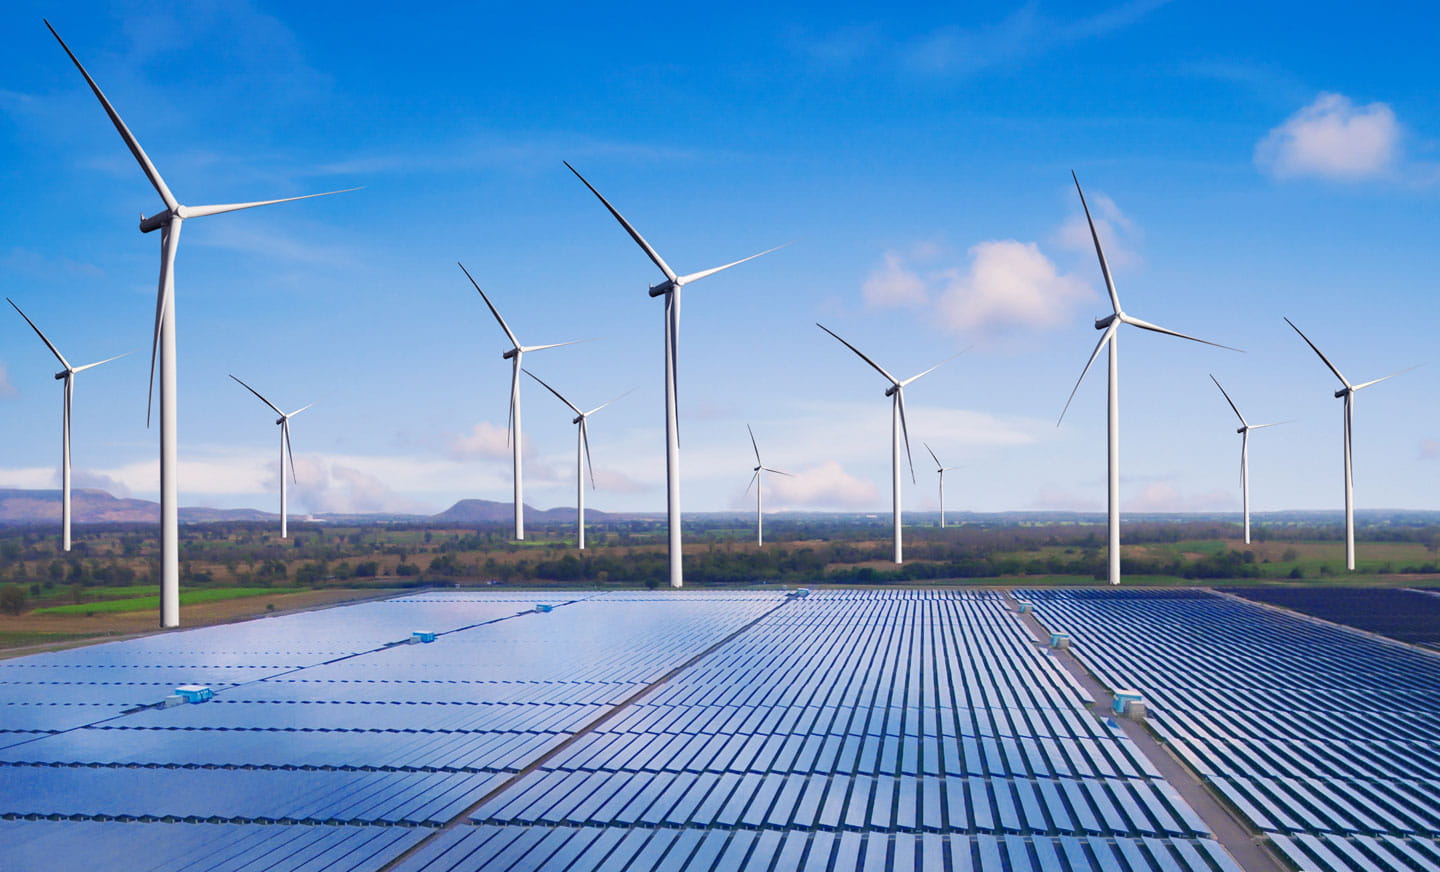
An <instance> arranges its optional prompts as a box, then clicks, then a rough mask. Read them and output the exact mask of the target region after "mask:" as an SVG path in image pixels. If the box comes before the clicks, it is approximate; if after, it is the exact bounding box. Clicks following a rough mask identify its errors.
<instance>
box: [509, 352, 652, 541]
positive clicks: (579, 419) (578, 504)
mask: <svg viewBox="0 0 1440 872" xmlns="http://www.w3.org/2000/svg"><path fill="white" fill-rule="evenodd" d="M525 374H526V375H528V376H530V377H531V378H533V379H535V381H537V382H540V386H541V387H543V388H545V390H547V391H549V392H550V393H552V394H554V395H555V397H556V399H558V400H560V402H562V403H564V404H565V405H567V406H569V407H570V411H572V412H574V413H575V417H574V418H573V419H572V420H571V421H570V423H571V424H575V425H577V427H578V428H579V429H578V430H576V434H575V542H576V547H577V548H579V549H580V550H581V551H584V550H585V468H586V467H587V466H588V467H589V468H590V487H592V488H594V487H595V464H594V463H592V462H591V460H590V425H589V423H588V422H589V420H590V416H591V415H593V414H595V413H596V412H598V411H600V410H601V409H603V408H605V407H606V406H608V405H610V403H613V402H615V400H619V399H623V398H625V397H626V396H629V394H630V392H629V391H626V392H625V393H623V394H621V395H620V396H618V397H616V398H615V400H610V401H609V402H605V403H601V404H600V405H598V406H596V407H595V408H593V409H591V410H590V411H588V412H582V411H580V407H579V406H576V405H575V404H574V403H572V402H570V401H569V400H567V399H565V397H564V396H563V395H561V393H560V392H559V391H557V390H555V389H554V388H552V387H550V386H549V385H547V384H545V382H543V381H540V376H538V375H536V374H535V373H533V372H531V371H530V370H528V369H527V370H525Z"/></svg>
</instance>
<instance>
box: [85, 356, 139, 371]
mask: <svg viewBox="0 0 1440 872" xmlns="http://www.w3.org/2000/svg"><path fill="white" fill-rule="evenodd" d="M129 356H130V352H128V351H127V352H125V353H124V354H117V355H115V356H114V357H107V358H105V359H104V360H97V361H95V362H94V363H87V364H85V365H84V366H77V367H75V369H74V372H84V371H85V370H87V369H94V368H95V367H97V366H99V365H100V364H102V363H109V362H110V361H112V360H119V359H120V358H122V357H129Z"/></svg>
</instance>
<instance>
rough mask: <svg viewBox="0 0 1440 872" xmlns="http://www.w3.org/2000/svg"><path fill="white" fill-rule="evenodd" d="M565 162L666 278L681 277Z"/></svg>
mask: <svg viewBox="0 0 1440 872" xmlns="http://www.w3.org/2000/svg"><path fill="white" fill-rule="evenodd" d="M564 164H565V168H566V169H568V170H570V172H572V173H574V174H575V178H577V179H579V180H580V181H582V182H584V183H585V187H587V188H589V189H590V193H592V194H594V195H595V196H596V197H599V198H600V202H601V203H604V204H605V208H606V209H609V210H610V214H611V215H614V216H615V220H616V221H619V222H620V226H621V227H624V228H625V232H626V233H628V234H630V238H631V239H633V240H635V244H636V245H639V246H640V247H641V248H643V249H645V253H646V254H647V255H649V256H650V260H652V261H654V263H655V265H656V266H658V267H660V271H661V272H663V273H664V274H665V278H667V279H669V280H670V281H672V282H673V281H675V280H676V279H677V278H679V276H677V275H676V274H675V270H673V269H671V268H670V264H668V263H666V262H665V258H663V257H661V256H660V253H659V252H658V251H656V250H655V249H654V248H652V247H651V246H650V243H648V242H646V241H645V237H643V236H641V235H640V231H638V230H636V229H635V228H634V227H632V226H630V222H629V221H626V220H625V216H624V215H621V214H620V212H619V210H617V209H616V208H615V207H614V206H611V205H610V201H609V200H607V199H605V198H604V197H603V196H601V195H600V192H599V191H597V190H595V186H594V185H592V184H590V183H589V182H588V181H586V180H585V177H584V176H582V175H580V171H579V170H577V169H575V168H574V167H572V166H570V162H569V161H564ZM757 256H758V255H757Z"/></svg>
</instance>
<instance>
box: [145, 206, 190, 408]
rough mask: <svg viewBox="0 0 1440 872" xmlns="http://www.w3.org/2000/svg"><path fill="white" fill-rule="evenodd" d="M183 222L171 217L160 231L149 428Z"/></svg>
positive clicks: (147, 396)
mask: <svg viewBox="0 0 1440 872" xmlns="http://www.w3.org/2000/svg"><path fill="white" fill-rule="evenodd" d="M183 224H184V222H183V221H182V220H181V219H180V218H177V217H174V216H171V218H170V223H169V224H167V225H166V226H165V227H164V228H162V229H161V231H160V290H159V291H158V292H157V293H156V294H155V336H154V338H153V339H152V340H151V342H150V384H149V386H148V387H147V388H146V390H145V426H146V427H149V426H150V412H151V411H152V410H153V408H154V405H153V404H154V402H155V358H156V357H157V356H158V355H159V353H160V326H161V325H162V324H163V323H164V321H165V312H166V310H167V309H169V307H170V306H171V304H172V302H173V301H172V300H171V299H170V297H171V295H172V294H173V293H174V289H175V282H174V273H175V252H176V250H177V249H178V248H179V247H180V227H181V226H182V225H183Z"/></svg>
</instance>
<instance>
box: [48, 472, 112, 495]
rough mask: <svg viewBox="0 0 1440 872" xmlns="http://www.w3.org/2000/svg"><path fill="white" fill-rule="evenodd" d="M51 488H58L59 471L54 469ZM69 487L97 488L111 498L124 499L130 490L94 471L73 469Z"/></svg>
mask: <svg viewBox="0 0 1440 872" xmlns="http://www.w3.org/2000/svg"><path fill="white" fill-rule="evenodd" d="M53 481H54V482H55V483H54V485H53V487H59V486H60V470H59V469H56V470H55V474H54V478H53ZM70 486H71V487H74V488H97V489H99V490H103V491H105V492H106V493H108V494H110V496H112V497H119V498H121V499H126V498H128V497H129V496H130V488H129V487H127V486H126V485H125V482H123V481H120V480H119V479H117V478H115V477H113V476H109V475H106V474H105V473H103V472H99V471H97V470H94V469H74V470H72V471H71V473H70Z"/></svg>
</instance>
